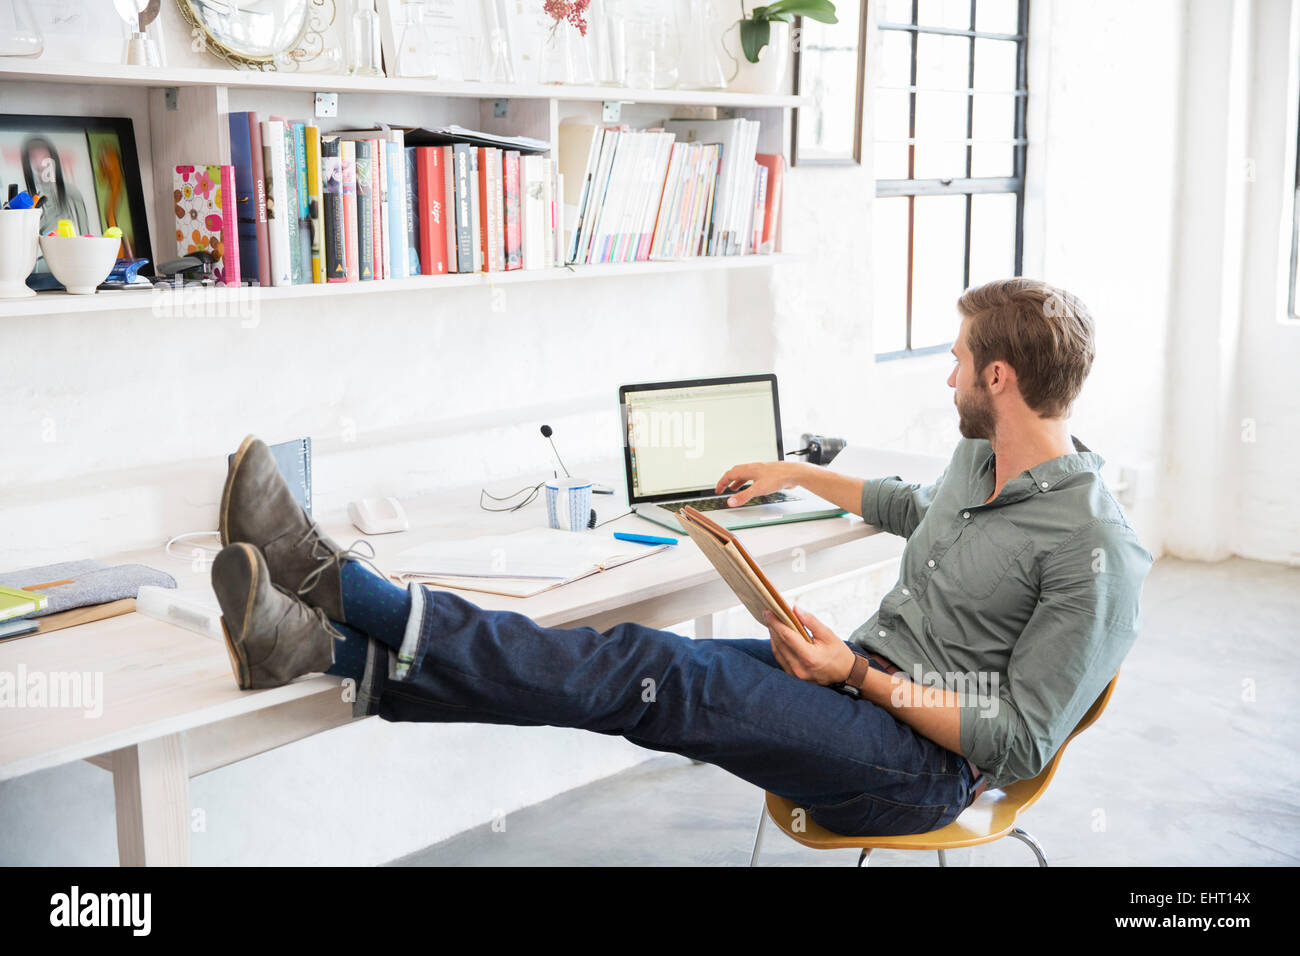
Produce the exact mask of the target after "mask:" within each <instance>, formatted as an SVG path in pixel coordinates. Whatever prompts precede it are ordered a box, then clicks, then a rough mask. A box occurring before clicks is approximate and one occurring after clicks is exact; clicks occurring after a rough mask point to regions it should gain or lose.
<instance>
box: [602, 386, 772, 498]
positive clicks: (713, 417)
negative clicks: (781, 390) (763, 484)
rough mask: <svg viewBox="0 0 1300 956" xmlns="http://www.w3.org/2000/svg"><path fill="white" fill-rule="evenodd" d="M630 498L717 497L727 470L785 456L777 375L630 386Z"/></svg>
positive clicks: (626, 406)
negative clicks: (715, 491) (721, 480)
mask: <svg viewBox="0 0 1300 956" xmlns="http://www.w3.org/2000/svg"><path fill="white" fill-rule="evenodd" d="M619 401H620V403H621V406H622V408H621V411H622V414H623V435H624V441H625V446H624V463H625V467H626V470H627V485H628V502H629V503H630V504H637V503H640V502H648V501H666V500H669V499H672V498H683V497H691V496H695V497H699V496H703V495H711V494H713V493H714V488H715V487H716V485H717V481H718V479H719V478H721V477H722V475H723V473H724V472H726V471H727V469H729V468H731V467H733V466H735V465H740V464H744V463H745V462H750V461H777V460H779V459H780V458H781V417H780V410H779V407H778V404H777V397H776V376H775V375H746V376H739V377H735V378H720V379H702V380H698V381H690V382H660V383H655V384H649V385H625V386H623V387H622V388H621V389H619Z"/></svg>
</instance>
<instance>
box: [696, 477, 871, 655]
mask: <svg viewBox="0 0 1300 956" xmlns="http://www.w3.org/2000/svg"><path fill="white" fill-rule="evenodd" d="M745 482H749V483H750V485H749V487H748V488H745V489H743V490H740V491H736V489H738V488H740V486H741V485H743V484H744V483H745ZM862 486H863V480H862V479H861V478H854V477H853V476H852V475H843V474H840V473H839V472H835V471H831V470H830V469H829V468H823V467H822V466H821V465H810V464H808V463H807V462H806V461H752V462H750V463H749V464H747V465H736V466H735V467H734V468H730V469H728V470H727V473H726V474H725V475H723V476H722V477H721V478H719V479H718V484H717V486H716V487H715V488H714V489H713V490H714V493H715V494H719V495H721V494H725V493H726V492H728V491H735V492H736V493H735V494H734V495H732V496H731V497H730V498H728V499H727V506H728V507H730V508H737V507H739V506H740V505H743V504H744V503H745V502H746V501H748V500H749V499H750V498H753V497H755V496H757V495H770V494H772V493H773V492H774V491H783V490H785V489H786V488H806V489H807V490H808V491H811V492H812V493H813V494H814V495H816V496H817V497H819V498H824V499H826V500H827V501H829V502H831V503H832V504H834V505H837V506H839V507H841V508H843V509H844V510H845V511H847V512H848V513H849V514H854V515H858V516H861V515H862ZM850 663H852V662H850Z"/></svg>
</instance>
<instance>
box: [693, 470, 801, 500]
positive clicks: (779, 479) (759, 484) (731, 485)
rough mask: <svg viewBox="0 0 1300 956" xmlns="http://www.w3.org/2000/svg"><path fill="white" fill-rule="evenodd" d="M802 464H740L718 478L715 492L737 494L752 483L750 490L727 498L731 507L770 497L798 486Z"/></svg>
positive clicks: (747, 489) (744, 490) (746, 489)
mask: <svg viewBox="0 0 1300 956" xmlns="http://www.w3.org/2000/svg"><path fill="white" fill-rule="evenodd" d="M802 464H803V462H797V461H752V462H750V463H749V464H747V465H736V466H735V467H734V468H731V469H729V470H728V471H727V473H726V474H725V475H723V476H722V477H721V478H719V479H718V484H717V487H716V488H714V489H713V490H714V492H715V493H716V494H719V495H720V494H724V493H725V492H728V491H736V489H737V488H740V486H741V485H743V484H744V483H745V482H747V481H748V482H750V485H749V487H748V488H745V489H743V490H741V491H736V493H735V494H734V495H732V496H731V497H730V498H728V499H727V505H728V507H731V508H736V507H739V506H740V505H743V504H744V503H745V502H746V501H748V500H749V499H750V498H753V497H754V496H755V495H770V494H772V492H774V491H782V490H784V489H786V488H795V487H798V485H799V469H800V467H801V466H802Z"/></svg>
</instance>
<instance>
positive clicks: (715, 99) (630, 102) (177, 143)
mask: <svg viewBox="0 0 1300 956" xmlns="http://www.w3.org/2000/svg"><path fill="white" fill-rule="evenodd" d="M0 92H3V93H4V94H5V95H4V96H3V99H4V100H5V101H6V104H9V103H12V104H14V105H13V106H6V108H5V110H4V111H6V112H10V111H13V112H24V113H36V114H41V113H44V114H61V115H103V116H128V117H130V118H131V119H132V121H133V124H134V127H135V138H136V150H137V153H138V155H139V158H140V163H141V167H142V168H141V182H142V186H143V189H144V194H145V204H146V210H147V213H148V218H149V233H150V240H151V246H152V255H151V256H150V258H151V259H152V260H153V263H154V264H155V265H157V264H158V263H159V262H164V261H166V260H168V259H172V258H175V254H174V252H173V250H174V246H175V244H174V238H173V236H172V213H171V210H172V205H173V203H172V196H171V191H172V174H171V170H172V168H173V167H174V166H176V165H178V164H182V163H218V164H219V163H229V162H230V139H229V125H228V121H227V119H226V114H228V113H230V112H235V111H239V110H250V109H251V110H257V111H258V112H260V113H261V114H262V115H264V116H265V115H270V114H283V115H287V116H291V117H293V118H296V119H305V120H307V121H308V122H316V123H318V124H319V125H320V126H321V127H322V129H323V130H326V131H331V130H342V129H368V128H373V126H374V124H375V122H377V121H383V122H390V123H393V124H395V125H408V126H435V125H447V124H452V123H455V124H460V125H462V126H467V127H470V128H477V129H482V130H485V131H488V132H492V133H500V134H509V135H524V136H531V137H534V138H537V139H543V140H547V141H548V142H550V143H552V151H551V155H552V156H553V157H554V158H556V159H557V161H558V160H559V128H560V125H561V124H562V123H564V122H565V121H566V120H568V121H576V122H583V123H600V122H602V121H604V119H605V117H604V109H605V106H606V104H611V103H617V104H619V107H618V108H619V110H620V114H621V115H620V117H619V121H620V122H624V123H628V124H629V125H631V126H633V127H634V128H635V127H638V126H651V125H656V124H658V123H659V122H661V121H662V120H664V119H668V118H671V117H674V116H681V117H689V118H700V117H706V116H708V115H710V110H711V109H716V110H717V111H719V112H718V115H725V116H743V117H746V118H748V119H756V120H759V121H760V122H761V123H762V132H761V134H760V139H759V151H760V152H765V153H782V154H786V155H787V156H788V144H789V142H790V131H791V117H792V111H793V109H794V108H795V107H797V106H799V105H801V104H802V103H803V102H804V98H801V97H797V96H791V95H773V96H762V95H752V94H745V93H729V92H726V91H698V90H677V89H668V90H634V89H627V88H623V87H612V86H561V85H546V86H543V85H538V84H510V85H506V84H493V83H468V82H440V81H437V80H428V79H405V78H390V77H382V76H381V77H353V76H345V75H337V74H322V73H287V72H276V71H270V72H262V71H256V70H235V69H231V68H227V67H224V66H215V65H214V66H211V67H206V66H203V67H195V66H185V67H164V68H150V67H135V66H126V65H117V64H101V63H87V62H69V61H57V60H44V59H39V58H38V59H32V60H28V59H6V58H0ZM317 92H325V93H337V94H339V96H338V114H337V116H333V117H327V118H314V106H315V94H316V93H317ZM19 104H21V107H19ZM782 218H783V219H784V215H783V217H782ZM794 258H796V257H795V256H792V255H790V254H789V253H788V252H787V251H786V250H784V249H783V247H782V245H781V236H780V232H778V235H777V246H776V252H775V253H773V254H770V255H752V256H735V257H698V258H692V259H683V260H674V261H651V262H635V263H618V264H611V265H591V266H588V265H582V266H562V267H556V268H552V269H545V270H535V271H527V272H524V271H511V272H494V273H473V274H450V275H440V276H420V277H414V278H410V279H391V280H380V281H375V282H350V283H325V284H306V285H296V286H286V287H273V288H256V287H243V288H240V289H230V290H225V289H220V290H216V289H210V288H209V289H198V290H186V291H185V293H184V294H185V295H190V296H191V298H192V297H193V296H194V295H199V296H208V297H210V298H211V299H212V301H213V302H215V303H216V305H217V308H218V311H221V309H222V308H224V307H227V306H241V305H242V304H248V306H249V307H250V308H260V307H261V306H262V305H271V304H272V303H277V302H282V301H289V300H293V299H300V298H313V297H327V296H338V295H347V296H356V295H378V294H385V293H398V292H400V293H410V292H425V293H436V292H437V291H439V290H443V289H453V288H473V287H486V288H490V287H493V286H495V285H513V284H518V283H536V282H554V281H566V282H568V281H588V280H593V279H613V278H619V277H631V276H637V275H661V276H670V275H672V274H676V273H684V272H711V271H730V270H749V269H755V268H766V267H769V266H775V265H780V264H782V263H785V262H789V261H791V260H792V259H794ZM177 295H178V293H177V292H176V291H175V290H161V291H160V290H155V291H153V292H149V293H145V292H138V293H137V292H100V293H97V294H96V295H93V296H70V295H67V294H66V293H40V294H38V295H37V296H36V297H34V298H27V299H17V300H0V319H16V318H22V317H24V316H40V315H61V314H67V313H70V312H71V313H81V312H86V313H98V312H118V311H123V310H129V309H141V308H145V309H155V310H158V312H159V314H168V313H179V314H184V313H183V312H181V309H182V308H183V306H182V305H180V304H178V303H179V302H180V300H179V299H177ZM143 300H147V301H143Z"/></svg>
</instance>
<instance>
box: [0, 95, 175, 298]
mask: <svg viewBox="0 0 1300 956" xmlns="http://www.w3.org/2000/svg"><path fill="white" fill-rule="evenodd" d="M10 184H15V185H17V187H18V189H19V190H25V191H27V192H29V193H31V194H32V195H33V196H44V197H45V199H44V202H42V204H41V235H45V234H46V233H47V232H53V231H54V230H56V229H57V228H58V226H59V220H60V219H67V220H69V221H71V223H72V228H73V229H74V230H75V231H76V234H77V235H84V234H86V233H92V234H94V235H102V234H103V232H104V230H105V229H108V228H109V227H110V226H117V227H118V228H119V229H121V230H122V248H121V250H120V251H119V252H118V258H121V259H150V260H152V258H153V253H152V251H151V250H150V248H149V225H148V220H147V219H146V217H145V203H144V189H143V187H142V185H141V183H140V161H139V159H138V157H137V155H136V151H135V133H134V132H133V129H132V125H131V120H129V119H126V118H123V117H99V116H24V115H17V114H11V113H0V189H3V190H4V191H5V193H6V195H7V194H8V190H9V186H10ZM140 271H141V272H142V273H143V274H146V275H153V268H152V263H151V264H150V265H146V266H145V267H144V268H142V269H141V270H140ZM27 284H28V285H29V286H31V287H32V288H33V289H37V290H44V289H58V288H62V286H60V284H59V283H58V281H57V280H56V279H55V278H54V276H52V275H50V271H49V269H48V268H47V267H46V265H45V260H44V258H41V259H38V260H37V261H36V269H35V271H33V272H32V274H31V276H29V277H28V279H27Z"/></svg>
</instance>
